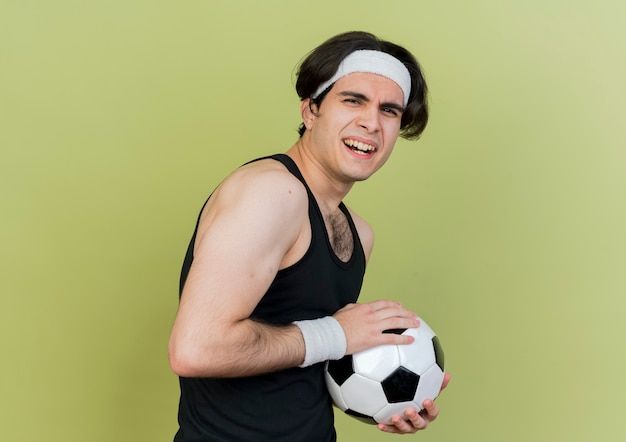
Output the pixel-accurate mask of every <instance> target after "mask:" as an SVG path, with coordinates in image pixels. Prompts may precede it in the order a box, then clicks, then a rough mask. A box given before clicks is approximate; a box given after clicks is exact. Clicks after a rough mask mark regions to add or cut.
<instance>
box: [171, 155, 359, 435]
mask: <svg viewBox="0 0 626 442" xmlns="http://www.w3.org/2000/svg"><path fill="white" fill-rule="evenodd" d="M266 158H272V159H274V160H277V161H280V162H281V163H282V164H284V165H285V167H286V168H287V169H288V170H289V171H290V172H291V173H292V174H293V175H294V176H296V177H297V178H298V179H299V180H300V181H301V182H302V183H303V184H304V186H305V187H306V190H307V193H308V196H309V220H310V223H311V244H310V245H309V248H308V250H307V251H306V253H305V254H304V256H303V257H302V258H301V259H300V260H299V261H298V262H296V263H295V264H293V265H292V266H290V267H287V268H285V269H281V270H279V271H278V273H277V275H276V277H275V279H274V281H273V282H272V284H271V285H270V287H269V289H268V290H267V292H266V293H265V295H264V296H263V298H262V299H261V301H260V302H259V304H258V305H257V306H256V308H255V309H254V311H253V312H252V314H251V317H252V318H255V319H258V320H260V321H263V322H266V323H269V324H274V325H286V324H290V323H291V322H293V321H296V320H302V319H316V318H321V317H323V316H328V315H332V314H334V313H335V312H336V311H337V310H339V309H340V308H342V307H343V306H345V305H346V304H349V303H352V302H356V300H357V298H358V295H359V292H360V290H361V284H362V282H363V276H364V273H365V255H364V253H363V247H362V245H361V241H360V240H359V236H358V233H357V231H356V228H355V226H354V223H353V221H352V218H351V217H350V214H349V213H348V209H347V208H346V207H345V205H344V204H343V203H341V204H340V206H339V208H340V210H341V211H342V212H343V213H344V214H345V216H346V218H347V220H348V223H349V225H350V230H351V232H352V236H353V244H354V247H353V252H352V256H351V258H350V259H349V260H348V261H347V262H343V261H341V260H340V259H339V258H338V257H337V255H336V254H335V252H334V251H333V249H332V247H331V244H330V239H329V236H328V232H327V230H326V227H325V225H324V219H323V218H322V213H321V211H320V209H319V206H318V205H317V202H316V201H315V198H314V196H313V194H312V192H311V190H310V189H309V187H308V185H307V183H306V182H305V181H304V178H303V177H302V174H301V173H300V171H299V170H298V167H297V166H296V164H295V163H294V162H293V160H292V159H291V158H289V157H288V156H287V155H284V154H278V155H273V156H271V157H266ZM260 159H265V158H260ZM255 161H258V160H255ZM198 223H199V219H198ZM197 229H198V225H197V224H196V232H197ZM196 232H194V235H193V237H192V239H191V242H190V244H189V248H188V249H187V255H186V256H185V261H184V264H183V268H182V272H181V281H180V288H181V292H182V288H183V286H184V284H185V281H186V279H187V275H188V273H189V269H190V267H191V263H192V261H193V247H194V242H195V236H196ZM224 302H228V299H227V298H225V299H224ZM180 390H181V395H180V405H179V412H178V421H179V425H180V428H179V430H178V432H177V433H176V436H175V438H174V440H175V441H185V442H188V441H250V442H261V441H268V442H269V441H271V442H280V441H285V442H297V441H307V442H308V441H311V442H326V441H335V440H336V433H335V429H334V419H333V410H332V402H331V399H330V397H329V395H328V392H327V390H326V386H325V383H324V364H323V363H319V364H315V365H312V366H310V367H306V368H299V367H294V368H290V369H287V370H281V371H278V372H274V373H268V374H264V375H260V376H252V377H244V378H232V379H213V378H182V377H181V378H180Z"/></svg>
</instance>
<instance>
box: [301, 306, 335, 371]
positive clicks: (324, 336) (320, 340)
mask: <svg viewBox="0 0 626 442" xmlns="http://www.w3.org/2000/svg"><path fill="white" fill-rule="evenodd" d="M293 324H295V325H296V326H298V328H299V329H300V332H301V333H302V337H303V338H304V348H305V356H304V362H303V363H302V364H301V365H300V367H308V366H309V365H313V364H317V363H318V362H324V361H328V360H333V359H341V358H342V357H343V356H344V355H345V354H346V348H347V342H346V334H345V333H344V331H343V328H342V327H341V324H339V322H337V320H336V319H335V318H333V317H332V316H326V317H324V318H320V319H309V320H306V321H295V322H294V323H293Z"/></svg>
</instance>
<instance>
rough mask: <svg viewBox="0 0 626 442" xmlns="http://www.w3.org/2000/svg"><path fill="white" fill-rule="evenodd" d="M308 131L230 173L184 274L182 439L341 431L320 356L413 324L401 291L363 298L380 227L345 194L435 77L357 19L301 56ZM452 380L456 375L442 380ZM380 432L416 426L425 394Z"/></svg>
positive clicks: (409, 118) (331, 435) (420, 105)
mask: <svg viewBox="0 0 626 442" xmlns="http://www.w3.org/2000/svg"><path fill="white" fill-rule="evenodd" d="M296 89H297V91H298V94H299V96H300V98H301V100H302V103H301V107H300V109H301V114H302V121H303V123H302V126H301V127H300V135H301V136H300V139H299V140H298V141H297V142H296V143H295V144H294V145H293V146H292V147H291V148H290V149H289V150H288V151H287V153H286V154H282V155H274V156H272V157H268V158H263V159H259V160H255V161H253V162H251V163H248V164H246V165H244V166H243V167H241V168H239V169H237V170H236V171H234V172H233V173H232V174H231V175H230V176H229V177H227V178H226V179H225V180H224V181H223V182H222V183H221V184H220V185H219V186H218V187H217V189H216V190H215V191H214V192H213V194H212V195H211V197H210V198H209V200H208V201H207V202H206V204H205V206H204V208H203V209H202V212H201V214H200V217H199V219H198V224H197V226H196V231H195V233H194V235H193V238H192V240H191V243H190V245H189V249H188V251H187V256H186V258H185V262H184V265H183V271H182V275H181V298H180V306H179V310H178V313H177V316H176V321H175V324H174V327H173V330H172V334H171V338H170V344H169V356H170V364H171V366H172V369H173V370H174V372H175V373H176V374H178V375H179V376H180V387H181V398H180V407H179V424H180V428H179V430H178V432H177V434H176V436H175V441H209V440H211V441H213V440H220V441H222V440H223V441H255V442H257V441H273V442H276V441H289V442H294V441H316V442H321V441H334V440H335V439H336V434H335V430H334V426H333V414H332V413H333V412H332V403H331V401H330V398H329V395H328V393H327V391H326V388H325V384H324V378H323V367H324V364H323V362H324V361H326V360H329V359H339V358H341V357H342V356H344V355H345V354H352V353H355V352H358V351H361V350H365V349H367V348H371V347H374V346H377V345H381V344H407V343H410V342H411V339H412V338H410V337H407V336H401V335H396V334H388V333H383V331H384V330H388V329H395V328H411V327H418V326H419V321H418V320H417V319H416V316H417V315H416V314H415V313H413V312H411V311H408V310H406V309H404V308H403V307H402V306H401V305H400V304H399V303H398V302H394V301H390V300H380V301H375V302H371V303H366V304H357V303H356V301H357V297H358V295H359V291H360V289H361V284H362V280H363V275H364V272H365V264H366V261H367V259H368V257H369V256H370V253H371V251H372V247H373V239H374V236H373V232H372V229H371V228H370V226H369V225H368V224H367V223H366V222H365V220H363V219H362V218H360V217H359V216H358V215H357V214H355V213H354V212H352V211H351V210H350V209H348V208H347V207H346V206H345V205H344V204H343V203H342V200H343V199H344V197H345V196H346V195H347V194H348V192H349V191H350V189H351V188H352V186H353V185H354V183H355V182H357V181H361V180H365V179H367V178H369V177H370V176H371V175H372V174H373V173H375V172H376V171H377V170H378V169H379V168H380V167H382V166H383V164H385V162H386V161H387V159H388V158H389V155H391V152H392V150H393V147H394V144H395V142H396V139H397V137H398V136H399V135H402V136H404V137H406V138H417V137H419V135H420V134H421V132H422V131H423V129H424V127H425V125H426V122H427V119H428V111H427V106H426V84H425V82H424V79H423V76H422V73H421V70H420V68H419V65H418V64H417V62H416V60H415V59H414V57H413V56H412V55H411V54H410V53H409V52H407V51H406V50H405V49H403V48H401V47H399V46H397V45H395V44H392V43H389V42H385V41H381V40H379V39H378V38H377V37H375V36H373V35H371V34H368V33H363V32H350V33H346V34H341V35H338V36H336V37H333V38H331V39H330V40H328V41H326V42H325V43H323V44H322V45H321V46H319V47H318V48H317V49H315V50H314V51H313V52H312V53H311V54H310V55H309V56H308V57H307V59H306V60H305V61H304V62H303V63H302V65H301V66H300V69H299V72H298V80H297V84H296ZM448 379H449V377H448V376H447V375H446V379H445V381H444V386H445V384H447V382H448ZM424 406H425V408H424V410H423V411H422V412H421V413H417V411H416V410H414V409H408V410H406V412H405V415H404V416H396V417H395V418H394V420H393V423H394V425H382V424H381V425H378V428H379V429H380V430H382V431H387V432H395V433H414V432H416V431H417V430H420V429H423V428H426V426H427V425H428V423H429V422H431V421H433V420H434V419H435V418H436V417H437V415H438V413H439V411H438V408H437V406H436V405H435V404H434V403H433V402H432V401H430V400H427V401H425V403H424Z"/></svg>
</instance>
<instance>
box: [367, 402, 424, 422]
mask: <svg viewBox="0 0 626 442" xmlns="http://www.w3.org/2000/svg"><path fill="white" fill-rule="evenodd" d="M407 408H415V409H416V410H418V411H419V410H421V409H422V407H421V406H418V405H417V404H416V403H415V402H413V401H410V402H398V403H395V404H388V405H385V406H384V407H383V408H382V409H381V410H380V411H379V412H378V413H376V414H375V415H374V416H373V418H374V420H375V421H376V422H380V423H381V424H387V425H390V424H391V418H392V417H393V416H404V411H405V410H406V409H407Z"/></svg>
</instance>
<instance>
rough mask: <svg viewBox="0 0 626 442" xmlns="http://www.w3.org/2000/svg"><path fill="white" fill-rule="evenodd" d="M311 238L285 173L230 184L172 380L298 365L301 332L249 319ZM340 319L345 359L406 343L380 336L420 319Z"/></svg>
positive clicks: (245, 173) (190, 285)
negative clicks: (360, 352)
mask: <svg viewBox="0 0 626 442" xmlns="http://www.w3.org/2000/svg"><path fill="white" fill-rule="evenodd" d="M259 163H262V162H259ZM310 238H311V232H310V223H309V219H308V197H307V194H306V190H305V188H304V187H303V186H302V183H300V181H298V180H297V179H296V178H295V177H293V176H292V175H291V174H289V173H288V172H286V171H284V169H282V166H281V165H280V164H278V163H276V165H273V164H272V165H268V164H267V163H266V164H253V165H249V166H246V167H244V168H241V169H239V170H238V171H236V172H235V173H234V174H233V175H231V177H229V178H228V179H227V180H225V182H224V183H223V184H222V185H220V186H219V188H218V189H217V190H216V191H215V192H214V193H213V196H212V197H211V200H210V201H209V203H208V204H207V205H206V207H205V209H204V211H203V214H202V216H201V220H200V225H199V228H198V234H197V237H196V244H195V248H194V262H193V264H192V266H191V269H190V271H189V275H188V277H187V281H186V284H185V287H184V289H183V293H182V296H181V300H180V305H179V309H178V313H177V316H176V320H175V323H174V327H173V330H172V334H171V337H170V343H169V356H170V365H171V367H172V369H173V371H174V372H175V373H176V374H178V375H180V376H184V377H240V376H251V375H255V374H262V373H267V372H271V371H276V370H280V369H284V368H289V367H295V366H298V365H300V364H301V363H302V362H303V361H304V356H305V350H306V349H305V345H304V339H303V337H302V334H301V332H300V329H299V328H298V327H296V326H295V325H287V326H281V327H278V326H272V325H268V324H263V323H260V322H257V321H254V320H252V319H250V314H251V313H252V311H253V310H254V308H255V307H256V305H257V304H258V302H259V301H260V299H261V298H262V296H263V295H264V294H265V292H266V291H267V289H268V288H269V286H270V284H271V282H272V281H273V279H274V277H275V276H276V273H277V271H278V270H279V269H280V268H284V267H287V266H288V265H290V264H293V263H295V262H296V261H298V260H299V259H300V258H301V257H302V256H303V255H304V253H305V251H306V250H307V248H308V246H309V243H310ZM334 317H335V319H337V321H338V322H339V324H340V325H341V326H342V329H343V331H344V333H345V335H346V341H347V351H348V353H353V352H356V351H360V350H364V349H366V348H369V347H373V346H376V345H381V344H402V343H409V342H410V340H411V338H410V337H408V336H403V335H395V334H388V333H382V332H383V331H384V330H387V329H391V328H409V327H415V326H417V324H418V322H417V321H416V315H415V313H412V312H409V311H407V310H405V309H403V308H402V307H401V306H400V304H399V303H397V302H393V301H375V302H373V303H368V304H350V305H348V306H346V307H344V308H343V309H341V310H339V311H338V312H337V313H336V314H335V315H334Z"/></svg>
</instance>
